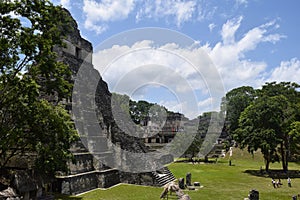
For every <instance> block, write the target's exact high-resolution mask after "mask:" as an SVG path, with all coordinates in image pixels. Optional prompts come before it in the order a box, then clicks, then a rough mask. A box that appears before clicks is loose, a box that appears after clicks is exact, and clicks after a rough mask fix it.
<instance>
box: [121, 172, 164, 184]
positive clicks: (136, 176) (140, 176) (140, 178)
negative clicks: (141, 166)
mask: <svg viewBox="0 0 300 200" xmlns="http://www.w3.org/2000/svg"><path fill="white" fill-rule="evenodd" d="M120 182H121V183H128V184H136V185H147V186H159V183H158V182H157V181H156V179H155V178H154V176H153V174H152V172H144V173H129V172H120Z"/></svg>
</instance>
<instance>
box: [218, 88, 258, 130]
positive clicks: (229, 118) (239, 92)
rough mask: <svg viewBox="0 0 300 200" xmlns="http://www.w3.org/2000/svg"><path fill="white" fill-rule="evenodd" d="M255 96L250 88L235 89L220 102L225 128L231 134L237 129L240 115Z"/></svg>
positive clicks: (254, 92)
mask: <svg viewBox="0 0 300 200" xmlns="http://www.w3.org/2000/svg"><path fill="white" fill-rule="evenodd" d="M255 96H256V91H255V90H254V89H253V88H252V87H250V86H242V87H239V88H235V89H232V90H230V91H229V92H228V93H226V97H225V98H224V99H223V101H222V109H223V110H225V111H226V128H227V130H228V132H229V133H233V132H234V131H235V130H236V129H237V128H238V120H239V117H240V115H241V113H242V112H243V111H244V110H245V108H247V107H248V106H249V105H250V104H251V102H252V101H253V100H254V98H255Z"/></svg>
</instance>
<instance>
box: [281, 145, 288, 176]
mask: <svg viewBox="0 0 300 200" xmlns="http://www.w3.org/2000/svg"><path fill="white" fill-rule="evenodd" d="M280 154H281V162H282V170H283V171H285V172H286V171H287V159H286V153H285V148H284V145H283V142H281V143H280Z"/></svg>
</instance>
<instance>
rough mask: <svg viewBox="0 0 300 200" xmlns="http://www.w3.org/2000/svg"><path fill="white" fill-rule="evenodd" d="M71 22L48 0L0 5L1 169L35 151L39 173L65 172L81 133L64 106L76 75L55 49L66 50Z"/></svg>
mask: <svg viewBox="0 0 300 200" xmlns="http://www.w3.org/2000/svg"><path fill="white" fill-rule="evenodd" d="M68 24H69V17H68V15H67V14H66V13H65V12H64V11H63V9H62V8H61V7H56V6H53V5H52V4H51V3H50V2H49V1H48V0H39V1H37V0H2V1H1V2H0V168H1V167H4V166H5V165H6V164H7V163H8V162H9V161H10V160H11V158H13V157H14V156H16V155H22V154H25V153H28V152H34V153H35V154H36V159H35V160H36V165H35V167H36V169H39V170H40V172H43V173H45V174H48V175H53V174H54V171H56V170H66V161H67V160H68V159H69V158H70V155H71V154H70V152H69V148H70V145H71V144H72V142H73V141H75V140H76V138H77V134H76V132H75V131H74V126H73V123H72V122H71V118H70V115H69V113H68V112H67V111H66V110H65V109H64V108H63V107H62V106H61V105H59V102H60V101H61V100H62V99H67V98H69V97H70V94H71V84H70V82H69V80H70V75H71V72H70V70H69V68H68V66H66V65H64V64H63V63H60V62H58V61H57V56H56V53H55V52H54V51H53V47H54V46H63V40H62V38H63V37H64V34H66V33H67V32H68V29H70V27H69V26H68ZM49 97H55V98H51V99H52V102H51V103H50V102H48V101H46V100H44V99H43V98H49Z"/></svg>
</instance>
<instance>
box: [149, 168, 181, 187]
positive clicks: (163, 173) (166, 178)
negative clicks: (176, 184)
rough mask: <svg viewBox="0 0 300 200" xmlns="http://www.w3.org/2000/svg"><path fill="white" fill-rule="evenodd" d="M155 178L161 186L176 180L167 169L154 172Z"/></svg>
mask: <svg viewBox="0 0 300 200" xmlns="http://www.w3.org/2000/svg"><path fill="white" fill-rule="evenodd" d="M152 174H153V176H154V178H155V179H156V181H157V182H158V184H159V186H164V185H166V184H168V183H170V182H172V181H174V180H176V178H175V176H174V175H173V174H172V172H171V171H170V170H169V169H168V168H167V167H164V168H162V169H160V170H157V171H155V172H152Z"/></svg>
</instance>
